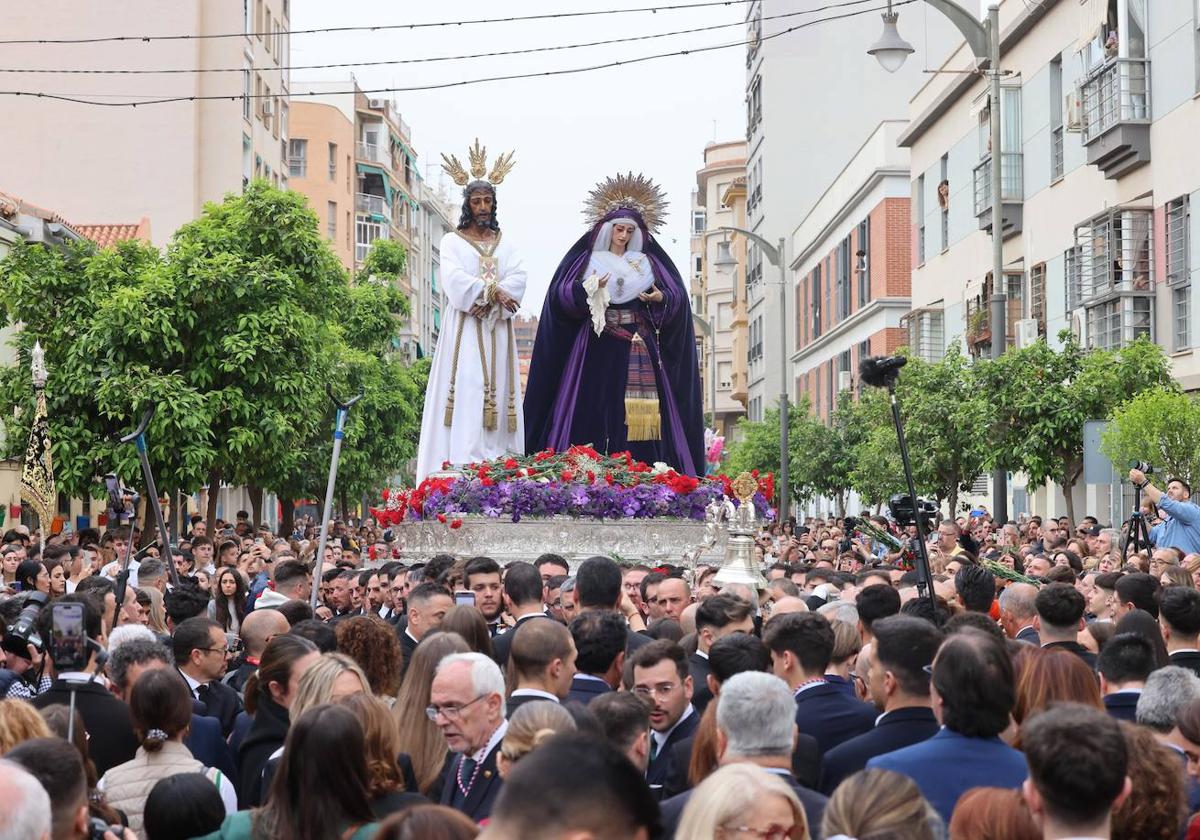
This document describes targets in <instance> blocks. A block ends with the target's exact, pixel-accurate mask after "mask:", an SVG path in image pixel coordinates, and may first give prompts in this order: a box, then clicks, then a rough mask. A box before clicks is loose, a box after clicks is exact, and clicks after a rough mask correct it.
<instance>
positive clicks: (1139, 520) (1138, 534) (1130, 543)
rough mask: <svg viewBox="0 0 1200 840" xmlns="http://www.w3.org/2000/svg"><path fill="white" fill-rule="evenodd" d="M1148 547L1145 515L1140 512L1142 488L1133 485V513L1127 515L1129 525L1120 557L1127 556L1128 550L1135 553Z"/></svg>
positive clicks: (1123, 558) (1148, 534) (1148, 530)
mask: <svg viewBox="0 0 1200 840" xmlns="http://www.w3.org/2000/svg"><path fill="white" fill-rule="evenodd" d="M1149 547H1150V529H1149V528H1148V527H1147V526H1146V517H1145V516H1144V515H1143V514H1142V488H1141V487H1138V486H1137V485H1134V488H1133V513H1131V514H1130V515H1129V525H1128V526H1126V528H1125V548H1124V549H1123V550H1122V551H1121V559H1122V560H1125V559H1126V558H1128V557H1129V552H1130V550H1132V551H1133V552H1134V553H1135V554H1136V553H1137V552H1139V551H1141V550H1142V549H1143V548H1149Z"/></svg>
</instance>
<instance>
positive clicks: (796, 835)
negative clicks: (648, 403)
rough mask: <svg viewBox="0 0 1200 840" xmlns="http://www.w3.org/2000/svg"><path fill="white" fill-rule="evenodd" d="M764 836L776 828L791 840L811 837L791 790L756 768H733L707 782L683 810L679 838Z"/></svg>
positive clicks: (708, 779) (742, 764)
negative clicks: (734, 834)
mask: <svg viewBox="0 0 1200 840" xmlns="http://www.w3.org/2000/svg"><path fill="white" fill-rule="evenodd" d="M735 828H737V829H743V830H742V831H739V833H740V834H742V835H743V836H744V835H745V834H746V833H749V832H746V831H744V829H750V831H752V832H754V833H757V834H758V836H760V837H761V836H764V835H765V834H767V833H768V831H770V830H771V829H772V828H774V829H775V830H776V831H777V832H778V834H777V836H782V837H786V838H789V840H801V838H807V837H808V836H809V832H808V823H807V820H806V819H805V816H804V809H803V808H802V807H801V806H800V800H799V799H798V798H797V797H796V794H795V792H794V791H793V790H792V788H791V786H790V785H789V784H788V783H787V782H785V781H784V780H783V779H781V778H780V777H779V776H776V775H773V774H771V773H768V772H767V771H766V770H764V769H762V768H761V767H758V766H756V765H753V764H746V763H742V762H737V763H734V764H728V765H726V766H724V767H722V768H720V769H719V770H717V771H716V772H715V773H713V774H712V775H710V776H709V777H708V778H706V779H705V780H704V781H703V782H701V783H700V784H699V785H698V786H697V787H696V788H695V789H694V791H693V793H692V796H691V798H690V799H689V800H688V804H687V807H685V808H684V809H683V814H682V816H681V817H680V821H679V827H678V828H677V829H676V831H675V836H677V837H722V836H725V835H726V834H731V833H732V830H733V829H735Z"/></svg>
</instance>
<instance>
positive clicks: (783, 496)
mask: <svg viewBox="0 0 1200 840" xmlns="http://www.w3.org/2000/svg"><path fill="white" fill-rule="evenodd" d="M718 230H723V231H727V232H729V233H740V234H741V235H742V236H744V237H746V238H747V239H749V240H750V241H751V242H753V243H755V244H756V245H758V248H759V250H760V251H762V255H763V257H765V258H766V260H767V262H769V263H770V264H771V265H773V266H775V267H776V268H778V269H779V280H778V281H777V282H778V284H779V350H780V353H779V520H778V521H780V522H783V521H784V520H785V519H787V518H788V516H789V515H790V513H791V507H792V504H791V501H792V500H791V497H790V494H789V492H788V379H787V359H788V343H787V286H788V282H787V263H786V262H785V261H784V253H785V251H784V240H783V237H782V236H781V237H779V241H778V242H777V243H776V244H774V245H772V244H771V243H770V242H768V241H767V240H766V239H764V238H763V237H762V236H759V235H758V234H757V233H754V232H753V231H749V230H746V229H745V228H740V227H735V226H734V225H724V226H722V227H720V228H718ZM722 246H723V247H724V253H728V252H729V243H728V242H721V243H718V245H717V248H718V251H717V263H716V264H717V265H720V264H721V263H720V260H721V256H722V251H721V250H720V249H721V247H722Z"/></svg>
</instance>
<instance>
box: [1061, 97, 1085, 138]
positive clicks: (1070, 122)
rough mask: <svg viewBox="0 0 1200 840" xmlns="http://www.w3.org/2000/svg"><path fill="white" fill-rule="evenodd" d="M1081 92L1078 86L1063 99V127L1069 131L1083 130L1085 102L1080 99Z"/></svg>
mask: <svg viewBox="0 0 1200 840" xmlns="http://www.w3.org/2000/svg"><path fill="white" fill-rule="evenodd" d="M1080 93H1081V92H1080V90H1079V89H1078V88H1076V89H1075V90H1073V91H1071V92H1070V93H1068V94H1067V95H1066V97H1065V98H1064V100H1063V116H1064V120H1063V127H1064V128H1066V130H1067V131H1082V130H1083V104H1082V102H1081V100H1080Z"/></svg>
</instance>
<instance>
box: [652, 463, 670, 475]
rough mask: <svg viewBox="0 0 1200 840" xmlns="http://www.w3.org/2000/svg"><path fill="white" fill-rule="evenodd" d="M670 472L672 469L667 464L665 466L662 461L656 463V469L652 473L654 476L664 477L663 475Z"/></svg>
mask: <svg viewBox="0 0 1200 840" xmlns="http://www.w3.org/2000/svg"><path fill="white" fill-rule="evenodd" d="M670 471H671V467H670V466H669V465H667V464H664V463H663V462H662V461H655V462H654V469H653V470H651V472H652V473H653V474H654V475H662V474H663V473H665V472H670Z"/></svg>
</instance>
